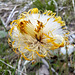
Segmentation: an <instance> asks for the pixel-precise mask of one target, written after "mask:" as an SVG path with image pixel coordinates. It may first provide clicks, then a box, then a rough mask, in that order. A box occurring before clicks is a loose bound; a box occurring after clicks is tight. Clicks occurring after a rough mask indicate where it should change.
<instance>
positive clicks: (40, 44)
mask: <svg viewBox="0 0 75 75" xmlns="http://www.w3.org/2000/svg"><path fill="white" fill-rule="evenodd" d="M55 15H56V13H53V12H52V11H50V10H48V11H45V12H44V13H41V12H40V11H39V10H38V9H37V8H33V9H30V10H29V11H28V12H23V13H21V14H20V16H19V17H18V19H17V20H14V21H12V23H11V26H10V27H11V29H10V30H9V36H10V38H9V40H10V41H11V43H12V47H13V49H14V51H15V52H16V53H17V50H18V51H19V52H20V53H21V55H22V56H23V57H24V58H25V59H26V60H29V61H31V60H37V58H39V57H42V58H43V57H48V56H49V55H50V54H51V51H55V50H56V49H59V48H60V47H64V46H65V45H66V42H67V41H68V36H67V35H68V33H69V32H68V31H67V30H66V28H65V22H64V21H62V19H61V17H60V16H58V17H57V16H55Z"/></svg>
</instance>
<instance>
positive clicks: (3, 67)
mask: <svg viewBox="0 0 75 75" xmlns="http://www.w3.org/2000/svg"><path fill="white" fill-rule="evenodd" d="M30 8H38V9H39V10H41V11H42V12H43V11H45V10H52V11H53V12H56V15H57V16H61V17H62V20H64V21H65V22H66V26H67V29H68V30H69V31H70V35H69V41H70V44H71V45H73V46H74V45H75V0H0V75H20V74H18V73H17V72H16V70H17V67H18V62H19V59H20V55H17V54H15V53H14V52H13V50H12V48H11V47H10V46H11V43H9V44H8V31H9V29H10V23H11V21H13V20H15V19H16V18H17V17H18V15H19V14H20V13H22V12H24V11H28V10H29V9H30ZM74 57H75V50H74V51H73V52H72V53H71V54H70V55H67V56H66V55H65V57H64V58H63V56H62V55H60V56H58V55H55V56H54V57H52V58H51V60H50V63H51V67H53V68H54V70H55V72H54V71H53V70H52V75H56V74H60V75H66V72H68V75H74V74H75V58H74ZM57 60H58V61H57ZM65 60H66V61H65ZM9 64H10V65H9ZM38 64H40V63H37V65H34V66H33V67H32V66H30V70H29V72H30V73H28V75H37V72H36V71H38V69H39V68H41V65H40V66H39V67H38V69H36V68H37V66H38ZM12 66H13V67H12ZM14 67H15V68H14ZM60 68H61V70H60ZM66 68H67V69H68V70H67V71H66ZM44 71H45V69H44ZM46 72H47V73H48V72H49V70H48V71H46ZM22 75H24V74H22ZM40 75H49V73H48V74H46V73H45V74H40Z"/></svg>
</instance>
